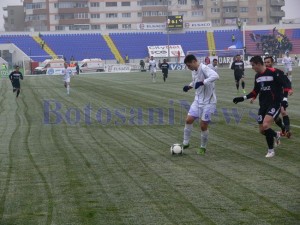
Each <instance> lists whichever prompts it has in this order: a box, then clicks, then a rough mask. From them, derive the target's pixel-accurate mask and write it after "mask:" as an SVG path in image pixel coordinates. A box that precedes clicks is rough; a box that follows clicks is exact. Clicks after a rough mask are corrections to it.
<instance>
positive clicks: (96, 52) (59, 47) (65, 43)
mask: <svg viewBox="0 0 300 225" xmlns="http://www.w3.org/2000/svg"><path fill="white" fill-rule="evenodd" d="M273 32H274V31H273V30H272V29H269V30H251V31H250V30H247V31H245V43H246V48H247V55H261V54H264V53H263V50H262V45H261V44H262V37H263V38H264V37H266V36H269V37H270V36H274V35H273ZM232 34H234V35H235V42H232V40H231V35H232ZM281 34H282V37H284V36H286V37H287V39H286V40H288V41H289V42H290V43H291V45H289V46H290V47H291V50H290V53H291V54H300V29H299V28H296V29H281V30H278V31H276V32H275V37H274V38H278V37H279V39H280V35H281ZM213 36H214V41H215V47H216V50H227V49H228V48H229V47H230V46H232V45H237V44H238V43H243V32H242V31H240V30H238V29H232V30H214V31H213ZM42 37H43V40H44V41H45V43H46V44H47V45H48V46H49V47H50V48H51V49H52V50H53V51H54V52H55V54H57V55H64V56H65V58H66V59H67V61H69V60H70V59H71V57H72V56H73V57H74V59H75V60H78V61H79V60H82V59H85V58H101V59H103V60H116V58H115V55H114V54H113V53H112V51H111V49H110V48H109V46H108V44H107V42H106V41H105V40H104V36H103V35H101V34H100V33H78V34H67V33H66V34H61V33H60V34H57V33H53V34H49V33H47V34H43V35H42ZM109 37H110V38H111V39H112V41H113V43H114V44H115V46H116V48H117V50H118V51H119V52H120V55H121V56H122V57H125V55H128V56H129V59H144V58H145V57H148V51H147V46H153V45H167V44H168V42H169V44H170V45H181V46H182V48H183V50H184V52H187V51H194V50H208V39H207V31H206V30H201V31H186V32H185V33H172V32H170V33H169V36H168V34H167V33H165V32H130V33H129V32H127V33H110V34H109ZM274 38H273V39H274ZM0 43H4V44H7V43H13V44H15V45H16V46H17V47H18V48H20V49H21V50H22V51H23V52H25V53H26V54H27V55H28V56H30V55H31V56H45V55H48V54H47V53H46V52H45V50H44V49H42V48H41V46H40V44H39V43H37V42H35V41H34V39H33V38H32V37H31V36H30V35H28V34H11V35H8V34H3V35H0ZM257 43H259V46H257ZM239 47H240V46H239ZM281 47H282V46H281ZM285 48H286V47H285V46H283V47H282V50H281V52H280V54H282V53H284V51H285ZM48 58H49V57H48Z"/></svg>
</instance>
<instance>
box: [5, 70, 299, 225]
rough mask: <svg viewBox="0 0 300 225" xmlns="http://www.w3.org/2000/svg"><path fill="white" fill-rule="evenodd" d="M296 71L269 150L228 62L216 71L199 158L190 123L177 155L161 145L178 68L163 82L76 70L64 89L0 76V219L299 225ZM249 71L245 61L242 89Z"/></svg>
mask: <svg viewBox="0 0 300 225" xmlns="http://www.w3.org/2000/svg"><path fill="white" fill-rule="evenodd" d="M299 71H300V69H295V70H294V76H293V87H294V91H295V93H294V95H293V96H291V97H290V98H289V104H290V106H289V108H288V112H289V115H290V118H291V124H292V127H291V129H292V132H293V136H292V138H291V139H286V138H282V145H281V146H280V147H278V149H276V156H275V157H274V158H272V159H266V158H265V157H264V155H265V154H266V151H267V145H266V142H265V138H264V137H263V136H262V135H260V134H259V133H258V126H257V124H256V122H255V115H256V113H257V109H258V105H257V102H255V103H254V104H250V103H249V101H247V102H243V103H240V104H238V105H235V104H233V103H232V99H233V97H235V96H237V93H236V89H235V84H234V79H233V75H232V72H231V71H230V70H229V69H220V70H219V74H220V80H219V81H217V82H216V90H217V96H218V104H217V111H216V113H215V115H214V116H213V123H212V124H211V126H210V136H209V144H208V148H207V153H206V155H205V156H199V155H197V154H196V149H197V148H198V146H199V136H200V132H199V127H198V126H197V124H195V125H194V131H193V133H192V140H191V143H190V144H191V146H190V148H189V149H187V150H185V152H184V155H183V156H171V154H170V146H171V144H173V143H180V142H181V141H182V135H183V126H184V119H185V116H186V107H187V106H188V104H190V103H191V102H192V100H193V97H194V96H193V95H194V93H193V91H190V92H188V93H184V92H182V87H183V85H185V84H187V83H189V82H190V78H191V75H190V72H189V71H182V72H170V74H169V78H168V79H167V82H166V83H164V82H163V80H162V75H161V74H160V73H158V78H157V82H156V83H152V81H151V79H150V75H149V74H148V73H125V74H97V75H88V74H87V75H83V74H82V75H80V76H76V77H74V78H72V80H71V93H70V96H68V95H67V94H66V89H65V88H64V87H63V82H62V78H61V77H59V76H37V77H25V79H24V81H23V82H22V83H21V87H22V92H21V94H20V97H19V98H18V99H16V98H15V94H13V93H12V88H11V84H10V82H9V81H8V80H1V89H0V93H1V98H0V135H1V142H0V171H1V177H0V224H5V225H8V224H22V225H24V224H30V225H33V224H39V225H40V224H47V225H51V224H72V225H76V224H80V225H81V224H87V225H92V224H97V225H99V224H105V225H108V224H112V225H118V224H137V225H142V224H145V225H149V224H155V225H159V224H164V225H167V224H170V225H174V224H189V225H190V224H222V225H224V224H230V225H234V224H239V225H240V224H249V225H250V224H251V225H252V224H274V225H275V224H276V225H278V224H285V225H289V224H291V225H292V224H299V223H300V215H299V212H300V203H299V177H300V171H299V159H300V153H299V146H300V141H299V138H298V136H299V133H300V132H299V129H300V112H299V109H300V101H299V100H300V94H299V91H298V90H299V88H300V85H299V80H300V78H299V77H298V74H299ZM297 73H298V74H297ZM253 77H254V72H253V71H252V70H247V71H246V90H247V93H248V92H249V91H250V90H252V87H253ZM240 95H242V94H240ZM273 128H276V129H277V130H278V129H279V128H277V127H276V125H274V126H273Z"/></svg>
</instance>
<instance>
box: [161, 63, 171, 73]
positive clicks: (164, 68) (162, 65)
mask: <svg viewBox="0 0 300 225" xmlns="http://www.w3.org/2000/svg"><path fill="white" fill-rule="evenodd" d="M160 68H161V70H162V72H163V73H168V70H169V64H168V63H162V64H161V65H160Z"/></svg>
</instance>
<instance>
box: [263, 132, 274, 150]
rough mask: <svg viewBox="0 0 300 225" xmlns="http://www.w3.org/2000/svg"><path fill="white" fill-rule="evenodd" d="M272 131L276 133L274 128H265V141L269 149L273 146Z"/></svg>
mask: <svg viewBox="0 0 300 225" xmlns="http://www.w3.org/2000/svg"><path fill="white" fill-rule="evenodd" d="M274 133H276V132H275V131H274V130H272V129H271V128H269V129H267V130H265V136H266V141H267V144H268V148H269V149H273V148H274Z"/></svg>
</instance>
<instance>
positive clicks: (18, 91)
mask: <svg viewBox="0 0 300 225" xmlns="http://www.w3.org/2000/svg"><path fill="white" fill-rule="evenodd" d="M20 92H21V88H17V95H16V97H19V94H20Z"/></svg>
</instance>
